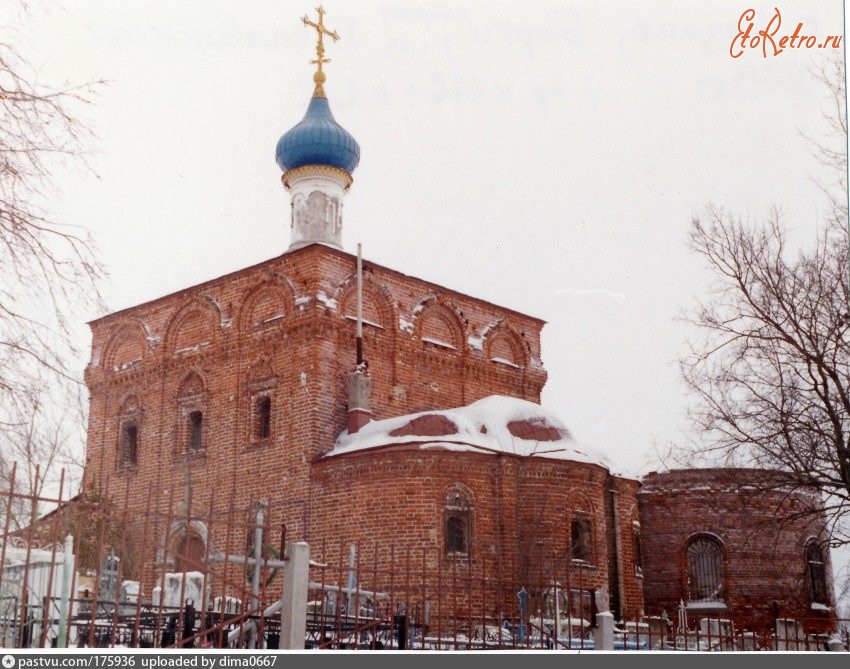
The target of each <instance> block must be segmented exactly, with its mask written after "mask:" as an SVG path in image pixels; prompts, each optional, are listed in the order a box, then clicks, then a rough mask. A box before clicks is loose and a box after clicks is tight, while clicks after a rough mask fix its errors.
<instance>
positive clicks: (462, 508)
mask: <svg viewBox="0 0 850 669" xmlns="http://www.w3.org/2000/svg"><path fill="white" fill-rule="evenodd" d="M471 531H472V505H471V504H470V503H469V501H468V500H467V499H466V497H465V495H463V494H461V492H460V491H458V490H452V491H451V492H450V493H449V494H448V496H447V497H446V502H445V506H444V507H443V539H444V549H445V553H446V555H469V548H470V543H471V542H470V534H471Z"/></svg>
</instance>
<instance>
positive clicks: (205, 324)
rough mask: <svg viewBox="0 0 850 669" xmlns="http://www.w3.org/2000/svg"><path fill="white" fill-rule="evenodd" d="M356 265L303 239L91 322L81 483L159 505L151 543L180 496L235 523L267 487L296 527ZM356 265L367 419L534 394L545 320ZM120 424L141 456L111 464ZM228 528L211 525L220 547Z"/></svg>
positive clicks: (540, 380) (293, 533)
mask: <svg viewBox="0 0 850 669" xmlns="http://www.w3.org/2000/svg"><path fill="white" fill-rule="evenodd" d="M355 263H356V259H355V258H354V256H351V255H349V254H346V253H343V252H341V251H337V250H334V249H330V248H327V247H324V246H320V245H313V246H309V247H306V248H303V249H300V250H298V251H294V252H291V253H287V254H285V255H283V256H280V257H278V258H274V259H271V260H269V261H266V262H264V263H261V264H259V265H255V266H253V267H249V268H246V269H243V270H240V271H238V272H234V273H232V274H229V275H226V276H223V277H220V278H218V279H214V280H212V281H208V282H206V283H203V284H200V285H198V286H194V287H191V288H187V289H186V290H183V291H180V292H178V293H174V294H172V295H167V296H164V297H162V298H159V299H157V300H154V301H152V302H148V303H145V304H142V305H138V306H136V307H132V308H129V309H125V310H123V311H120V312H117V313H114V314H110V315H108V316H106V317H104V318H101V319H99V320H96V321H93V322H92V323H91V324H90V326H91V330H92V356H91V361H90V363H89V365H88V367H87V369H86V374H85V378H86V383H87V385H88V388H89V391H90V396H91V402H90V413H89V425H88V444H87V455H86V457H87V463H86V470H85V479H86V485H87V486H88V485H91V484H96V485H98V486H101V487H105V488H107V489H108V492H109V495H110V497H112V498H114V499H116V500H119V501H121V502H122V503H123V502H124V501H126V504H127V510H128V515H129V516H130V517H131V518H138V517H142V516H143V515H145V514H150V516H151V518H154V519H155V520H152V521H151V528H150V530H149V534H150V540H149V541H148V542H146V543H147V544H148V545H147V548H148V550H150V551H153V550H154V549H155V548H156V547H157V546H159V547H160V548H161V545H162V544H163V542H164V539H163V537H164V536H165V535H166V534H168V532H167V528H168V527H170V526H173V525H174V523H175V522H177V521H176V520H175V519H176V518H179V517H180V516H181V515H183V511H182V510H181V508H182V507H180V504H181V502H185V500H186V499H187V497H188V496H191V500H190V501H191V504H192V507H193V510H194V513H201V515H203V514H206V513H216V514H219V515H221V514H224V515H227V514H231V515H233V514H236V515H239V520H238V522H239V523H242V522H244V518H243V516H244V515H245V514H246V513H248V510H249V509H250V508H252V506H253V505H254V504H255V503H256V501H257V500H258V499H266V500H267V501H268V502H269V504H270V507H271V509H272V515H273V521H272V522H273V523H276V524H280V523H284V522H285V523H286V525H287V527H288V528H289V530H290V537H291V538H293V539H300V538H303V537H304V536H305V533H306V527H305V525H307V524H308V523H310V517H311V515H312V514H314V513H316V509H315V507H313V506H311V491H310V467H311V465H310V463H311V460H312V459H313V458H314V457H315V456H316V455H317V454H319V453H321V452H323V451H327V450H329V449H330V448H331V447H332V445H333V442H334V440H335V438H336V437H337V436H338V435H339V433H340V432H341V431H342V430H343V429H344V427H345V425H346V412H347V374H348V373H349V372H350V371H351V369H352V367H353V365H354V361H355V353H354V321H353V318H352V317H353V315H354V313H355V308H354V288H355V285H354V271H355ZM364 269H365V278H364V299H365V305H364V318H365V320H366V324H365V326H364V340H365V352H366V357H367V359H368V361H369V363H370V374H371V377H372V388H373V393H372V405H373V410H374V413H375V416H376V417H377V418H386V417H391V416H395V415H401V414H406V413H410V412H413V411H417V410H421V409H442V408H449V407H453V406H459V405H463V404H468V403H470V402H473V401H475V400H477V399H480V398H482V397H486V396H488V395H491V394H501V395H509V396H514V397H520V398H524V399H528V400H531V401H535V402H539V399H540V392H541V390H542V388H543V385H544V383H545V381H546V372H545V371H544V369H543V367H542V363H541V361H540V330H541V329H542V327H543V322H542V321H540V320H539V319H535V318H532V317H529V316H525V315H523V314H519V313H517V312H514V311H512V310H509V309H505V308H502V307H498V306H496V305H493V304H490V303H488V302H485V301H482V300H477V299H474V298H471V297H468V296H466V295H462V294H460V293H457V292H455V291H452V290H449V289H446V288H443V287H441V286H437V285H435V284H432V283H428V282H425V281H421V280H419V279H415V278H412V277H408V276H405V275H404V274H401V273H399V272H395V271H393V270H390V269H387V268H384V267H380V266H378V265H375V264H373V263H369V262H368V261H367V262H365V263H364ZM423 339H424V340H423ZM493 358H495V360H493ZM263 396H268V397H269V398H270V399H271V406H272V414H271V426H270V427H271V429H270V434H269V435H268V437H265V438H263V437H261V436H260V435H259V434H258V431H257V428H256V426H257V419H256V415H255V412H256V407H257V406H258V400H259V398H261V397H263ZM194 412H200V413H201V414H202V428H201V429H202V435H201V436H202V439H201V444H200V445H201V448H199V449H197V450H192V442H191V433H192V428H191V426H190V414H192V413H194ZM127 425H135V426H136V427H137V429H138V454H137V457H136V459H135V461H124V462H122V459H121V457H120V454H121V452H122V444H123V441H124V437H123V436H122V431H123V430H124V429H125V427H126V426H127ZM231 508H232V509H233V511H232V512H231V510H230V509H231ZM315 522H319V521H315ZM315 522H314V523H313V524H314V525H315ZM224 526H225V523H224V522H223V521H219V522H218V523H216V525H215V527H216V528H218V529H216V530H214V532H213V536H211V539H212V540H213V541H214V542H216V541H217V542H218V546H219V547H220V546H221V544H222V543H224V542H225V539H224V534H222V536H221V537H216V535H215V532H222V533H225V530H224V529H223V528H224Z"/></svg>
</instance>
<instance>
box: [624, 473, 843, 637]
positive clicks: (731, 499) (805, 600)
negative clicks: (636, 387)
mask: <svg viewBox="0 0 850 669" xmlns="http://www.w3.org/2000/svg"><path fill="white" fill-rule="evenodd" d="M769 485H771V476H770V472H759V471H757V470H748V469H687V470H679V471H672V472H667V473H661V474H658V473H652V474H649V475H647V476H646V477H645V479H644V481H643V485H642V487H641V490H640V493H639V494H638V499H639V502H640V522H641V531H642V534H641V541H642V549H643V551H642V552H643V572H644V579H645V581H644V593H645V597H646V608H647V613H648V614H651V615H660V613H661V610H662V609H666V610H667V612H668V614H669V615H670V617H671V619H672V620H674V621H675V620H676V611H677V609H678V607H679V602H680V601H682V600H683V601H684V602H686V603H688V602H689V599H690V593H689V589H690V587H689V586H690V584H689V582H688V576H687V565H686V562H687V558H686V552H685V551H686V545H687V543H688V541H689V540H691V539H693V538H695V537H698V536H703V537H707V538H710V539H711V540H713V541H716V542H718V543H719V545H720V546H721V552H722V562H723V575H722V578H723V592H722V594H721V596H720V597H718V599H722V600H723V601H724V602H725V604H726V606H727V607H728V610H720V611H712V612H710V615H711V616H713V617H718V616H719V617H723V618H733V619H735V620H737V621H738V622H739V624H741V625H743V626H746V627H749V628H750V629H763V627H764V626H767V625H772V624H773V619H774V613H773V610H772V608H771V607H772V604H773V602H776V604H777V605H778V613H779V617H783V618H796V619H800V620H806V621H807V626H808V627H809V628H810V629H813V630H814V629H817V628H818V627H821V626H822V627H825V628H826V627H830V624H831V621H832V620H834V616H835V613H834V594H832V579H831V575H830V573H829V569H828V567H829V565H828V559H829V551H828V549H825V550H824V556H825V558H826V560H827V583H828V588H829V591H830V595H829V597H830V602H829V604H830V606H832V607H833V609H832V611H823V610H820V609H819V608H818V607H815V608H814V609H813V608H812V606H811V598H810V596H809V590H808V588H809V586H808V581H807V571H806V569H807V567H806V565H807V563H806V558H805V546H806V543H807V541H808V540H810V539H811V538H817V539H823V524H824V523H823V518H822V516H820V515H818V514H815V515H808V516H805V517H801V518H796V519H794V518H792V517H791V516H790V514H792V513H794V512H796V511H799V510H800V509H803V508H808V507H809V506H810V505H811V504H812V503H816V504H819V500H817V499H816V498H813V497H811V496H808V495H805V494H802V493H797V494H794V493H792V494H789V493H788V492H787V490H782V489H775V490H769V489H767V487H768V486H769ZM706 615H709V613H707V612H699V611H692V612H691V613H690V617H691V619H694V618H697V617H705V616H706Z"/></svg>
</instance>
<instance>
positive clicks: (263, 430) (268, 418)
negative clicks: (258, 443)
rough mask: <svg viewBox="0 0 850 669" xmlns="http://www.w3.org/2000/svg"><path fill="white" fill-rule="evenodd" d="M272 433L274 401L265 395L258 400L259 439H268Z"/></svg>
mask: <svg viewBox="0 0 850 669" xmlns="http://www.w3.org/2000/svg"><path fill="white" fill-rule="evenodd" d="M271 432H272V399H271V397H269V396H268V395H264V396H263V397H261V398H260V399H258V400H257V438H259V439H268V438H269V435H271Z"/></svg>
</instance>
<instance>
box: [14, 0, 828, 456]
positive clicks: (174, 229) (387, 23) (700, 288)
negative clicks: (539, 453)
mask: <svg viewBox="0 0 850 669" xmlns="http://www.w3.org/2000/svg"><path fill="white" fill-rule="evenodd" d="M314 5H315V0H309V1H305V2H280V1H278V0H253V1H246V0H242V1H240V2H238V3H237V2H218V1H215V0H204V1H203V2H198V1H189V0H186V1H183V2H173V0H168V1H156V0H144V1H141V0H140V1H131V0H122V1H121V2H106V1H105V0H73V2H68V3H67V7H65V8H64V9H63V8H59V7H54V8H52V9H50V11H49V12H48V13H46V14H45V13H43V12H42V11H41V9H38V10H37V11H34V12H33V14H32V16H31V17H30V19H29V22H28V25H23V27H22V30H23V35H22V40H23V42H24V45H25V49H26V52H27V53H30V54H32V55H33V56H32V59H33V60H34V62H35V63H36V64H37V65H38V66H39V67H40V69H41V75H40V76H41V78H42V79H43V80H44V81H52V82H55V83H61V82H62V81H65V80H66V79H67V80H69V81H71V82H81V81H86V80H91V79H100V78H103V79H107V80H109V84H108V86H106V87H104V88H102V89H101V92H100V95H99V99H98V103H97V105H96V106H94V107H93V108H90V109H87V110H86V112H85V113H86V115H87V117H88V118H89V119H90V122H91V125H92V127H93V128H94V129H95V131H96V133H97V134H98V137H99V139H98V141H97V142H96V144H94V145H93V147H92V148H93V149H95V150H96V151H97V153H96V154H95V155H94V156H93V165H94V169H95V171H96V173H97V175H98V178H93V177H91V176H90V175H89V176H81V175H79V174H76V173H71V174H65V175H61V176H60V179H59V181H60V186H61V187H62V192H61V194H60V195H59V197H58V198H57V199H56V201H55V202H54V203H53V205H54V210H55V212H56V216H57V218H58V219H59V220H61V221H63V222H68V223H73V224H78V225H82V226H85V227H87V228H89V229H90V230H91V231H92V232H93V234H94V236H95V238H96V239H97V241H98V244H99V246H100V248H101V251H102V254H101V257H102V259H103V260H104V262H105V263H106V264H107V266H108V268H109V271H110V274H111V277H110V281H109V283H108V285H107V286H106V287H105V292H106V296H107V301H108V304H109V307H110V310H117V309H120V308H123V307H127V306H131V305H133V304H137V303H140V302H144V301H147V300H151V299H154V298H156V297H158V296H160V295H163V294H165V293H169V292H172V291H175V290H179V289H181V288H184V287H187V286H190V285H193V284H196V283H199V282H201V281H204V280H207V279H210V278H213V277H216V276H219V275H221V274H224V273H227V272H230V271H233V270H236V269H238V268H240V267H243V266H246V265H250V264H253V263H256V262H260V261H262V260H265V259H267V258H269V257H272V256H275V255H278V254H279V253H281V252H283V251H284V250H285V249H286V248H287V246H288V244H289V203H288V197H287V194H286V193H285V191H284V190H283V188H282V186H281V184H280V172H279V170H278V167H277V166H276V164H275V161H274V148H275V144H276V142H277V140H278V138H279V137H280V135H281V134H282V133H283V132H285V131H286V130H287V129H289V128H290V127H291V126H292V125H294V124H295V123H297V122H298V121H299V120H300V119H301V117H302V115H303V113H304V111H305V109H306V105H307V103H308V101H309V97H310V95H311V92H312V81H311V72H312V68H311V66H310V65H308V64H307V61H308V60H309V59H310V58H312V57H314V52H313V49H314V33H313V32H312V31H310V30H308V29H307V28H305V27H304V26H303V25H302V23H301V21H300V17H301V16H303V15H304V14H305V13H307V12H308V11H309V12H310V13H311V16H314V13H313V6H314ZM775 6H777V3H776V2H770V3H764V2H752V1H751V0H742V2H735V1H732V0H722V1H714V2H706V1H702V2H683V1H682V0H677V1H675V2H657V1H653V2H651V3H650V2H625V1H620V2H608V3H604V2H595V1H594V2H591V1H590V0H583V1H581V2H539V1H538V2H523V3H517V2H503V1H495V0H490V1H488V2H487V3H483V2H465V3H462V2H448V1H443V2H439V1H429V2H410V1H406V0H405V1H399V0H394V1H392V2H390V1H381V0H374V1H370V2H365V1H352V0H345V2H334V1H333V0H326V2H325V9H326V10H327V17H326V22H327V25H328V26H329V27H330V28H332V29H335V30H337V31H338V32H339V34H340V35H341V37H342V39H341V41H340V42H338V43H336V44H329V45H328V53H327V55H328V56H329V57H330V58H331V59H332V62H331V63H330V64H329V65H328V66H326V72H327V75H328V81H327V85H326V90H327V93H328V97H329V99H330V103H331V107H332V109H333V112H334V114H335V116H336V118H337V120H338V121H339V122H340V123H341V124H342V125H343V126H344V127H345V128H347V129H348V130H349V131H350V132H351V133H352V134H353V135H354V136H355V137H356V138H357V140H358V141H359V143H360V146H361V152H362V153H361V162H360V166H359V168H358V169H357V171H356V172H355V175H354V185H353V187H352V189H351V191H350V194H349V196H348V198H347V200H346V205H345V207H346V209H345V219H344V225H343V244H344V247H345V248H346V249H347V250H349V251H353V250H354V248H355V245H356V243H357V242H358V241H359V242H362V243H363V245H364V254H365V256H366V257H367V259H369V260H374V261H376V262H379V263H381V264H383V265H386V266H388V267H392V268H395V269H398V270H400V271H403V272H405V273H408V274H412V275H414V276H418V277H422V278H424V279H427V280H430V281H434V282H437V283H440V284H443V285H445V286H448V287H451V288H454V289H456V290H459V291H462V292H465V293H468V294H470V295H474V296H477V297H481V298H485V299H488V300H491V301H493V302H496V303H499V304H504V305H506V306H509V307H512V308H514V309H518V310H520V311H523V312H526V313H529V314H532V315H535V316H539V317H541V318H544V319H545V320H547V321H548V325H547V326H546V328H545V329H544V335H543V360H544V364H545V365H546V368H547V369H548V371H549V381H548V384H547V386H546V390H545V391H544V395H543V402H544V404H545V405H546V406H548V407H549V408H550V409H552V410H554V411H556V412H557V413H559V414H560V415H561V416H562V418H563V419H564V420H565V422H566V423H567V424H568V425H569V426H570V428H571V430H572V431H573V433H574V434H575V435H576V437H577V438H578V439H579V440H580V441H583V442H588V443H591V444H595V445H597V446H600V447H602V448H604V449H606V450H607V451H608V452H609V455H610V456H611V458H612V459H613V460H614V461H615V462H616V463H617V465H618V468H619V469H620V470H621V471H625V472H628V473H638V472H640V471H642V470H643V471H645V470H646V468H647V462H648V460H649V458H650V457H651V455H652V443H653V441H656V442H658V443H660V444H662V445H666V444H668V443H671V442H675V443H684V442H686V441H687V440H688V438H689V433H688V425H687V422H686V420H685V417H684V412H685V409H686V406H687V403H688V399H689V398H688V397H687V395H686V394H685V391H684V388H683V386H682V384H681V382H680V380H679V373H678V366H677V360H678V358H679V357H680V355H681V354H682V353H683V351H684V342H685V340H686V339H687V337H688V335H689V330H688V327H687V326H685V325H684V324H682V323H679V322H677V321H676V320H675V318H676V315H677V314H678V313H680V312H681V311H683V310H687V309H689V308H690V307H691V306H692V305H693V303H694V299H695V298H696V297H697V296H699V295H701V294H704V293H705V291H706V287H707V281H708V276H707V274H706V273H705V272H704V270H703V269H702V267H701V266H700V263H699V261H698V259H697V257H695V256H694V255H692V254H691V253H690V252H689V251H688V249H687V246H686V239H687V230H688V226H689V223H690V221H691V218H692V215H693V214H695V213H698V212H699V211H700V210H701V208H702V207H703V206H704V205H705V204H706V203H709V202H713V203H715V204H717V205H721V206H724V207H728V208H729V209H730V210H732V211H734V212H738V213H740V214H741V216H743V217H745V218H748V219H752V220H758V219H759V218H761V217H762V216H763V215H764V213H765V212H766V210H767V209H768V207H770V206H771V205H780V206H781V207H782V208H783V209H784V211H785V222H786V224H787V226H788V228H789V229H790V230H792V231H793V233H794V239H795V240H796V241H800V242H805V241H808V240H811V239H812V238H813V236H814V234H815V230H816V226H817V222H818V217H819V216H820V215H821V214H822V213H824V211H825V209H826V202H825V199H824V197H823V196H822V195H821V194H820V193H819V191H818V189H817V187H816V186H815V185H814V184H813V182H812V178H813V177H817V175H818V174H819V166H818V164H817V162H816V161H815V160H814V159H813V157H812V155H811V153H810V150H809V146H808V145H807V143H806V140H805V139H804V138H803V136H802V135H803V134H807V135H810V136H814V137H816V138H820V139H823V138H824V136H825V133H826V132H827V126H826V123H825V122H824V121H823V120H822V117H821V109H822V106H823V105H824V100H825V98H824V89H823V87H822V85H821V84H819V83H818V82H817V81H816V80H815V79H814V78H813V76H812V75H811V73H810V70H811V68H812V66H813V64H816V63H817V62H818V59H819V58H821V57H822V54H823V51H818V50H817V49H815V50H812V51H809V50H786V51H785V52H784V53H782V54H780V55H778V56H775V57H769V58H767V59H765V58H764V57H763V56H762V53H761V51H749V52H746V53H744V54H743V55H742V56H741V57H739V58H737V59H733V58H732V57H731V56H730V43H731V41H732V39H733V38H734V37H735V34H736V33H737V23H738V19H739V16H740V15H741V14H742V12H743V11H744V10H746V9H748V8H750V7H753V8H754V9H755V10H756V18H755V21H754V23H755V25H756V30H758V29H760V28H763V27H764V26H765V25H766V24H767V22H768V21H769V19H770V17H771V16H772V15H773V14H774V7H775ZM778 7H779V10H780V12H781V17H782V26H781V30H780V34H790V33H791V32H792V31H793V29H794V27H795V26H796V25H797V23H799V22H802V23H803V24H804V29H803V31H802V32H803V34H814V35H817V36H818V37H825V36H827V35H838V34H843V14H842V4H841V2H840V1H838V0H819V1H813V0H805V1H799V0H794V1H789V0H783V1H782V2H781V3H780V4H779V5H778ZM97 315H99V314H91V316H92V317H95V316H97ZM81 337H84V338H87V337H88V333H87V329H85V328H81ZM84 348H88V344H86V345H85V347H84ZM81 364H82V363H81ZM653 468H654V467H653Z"/></svg>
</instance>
